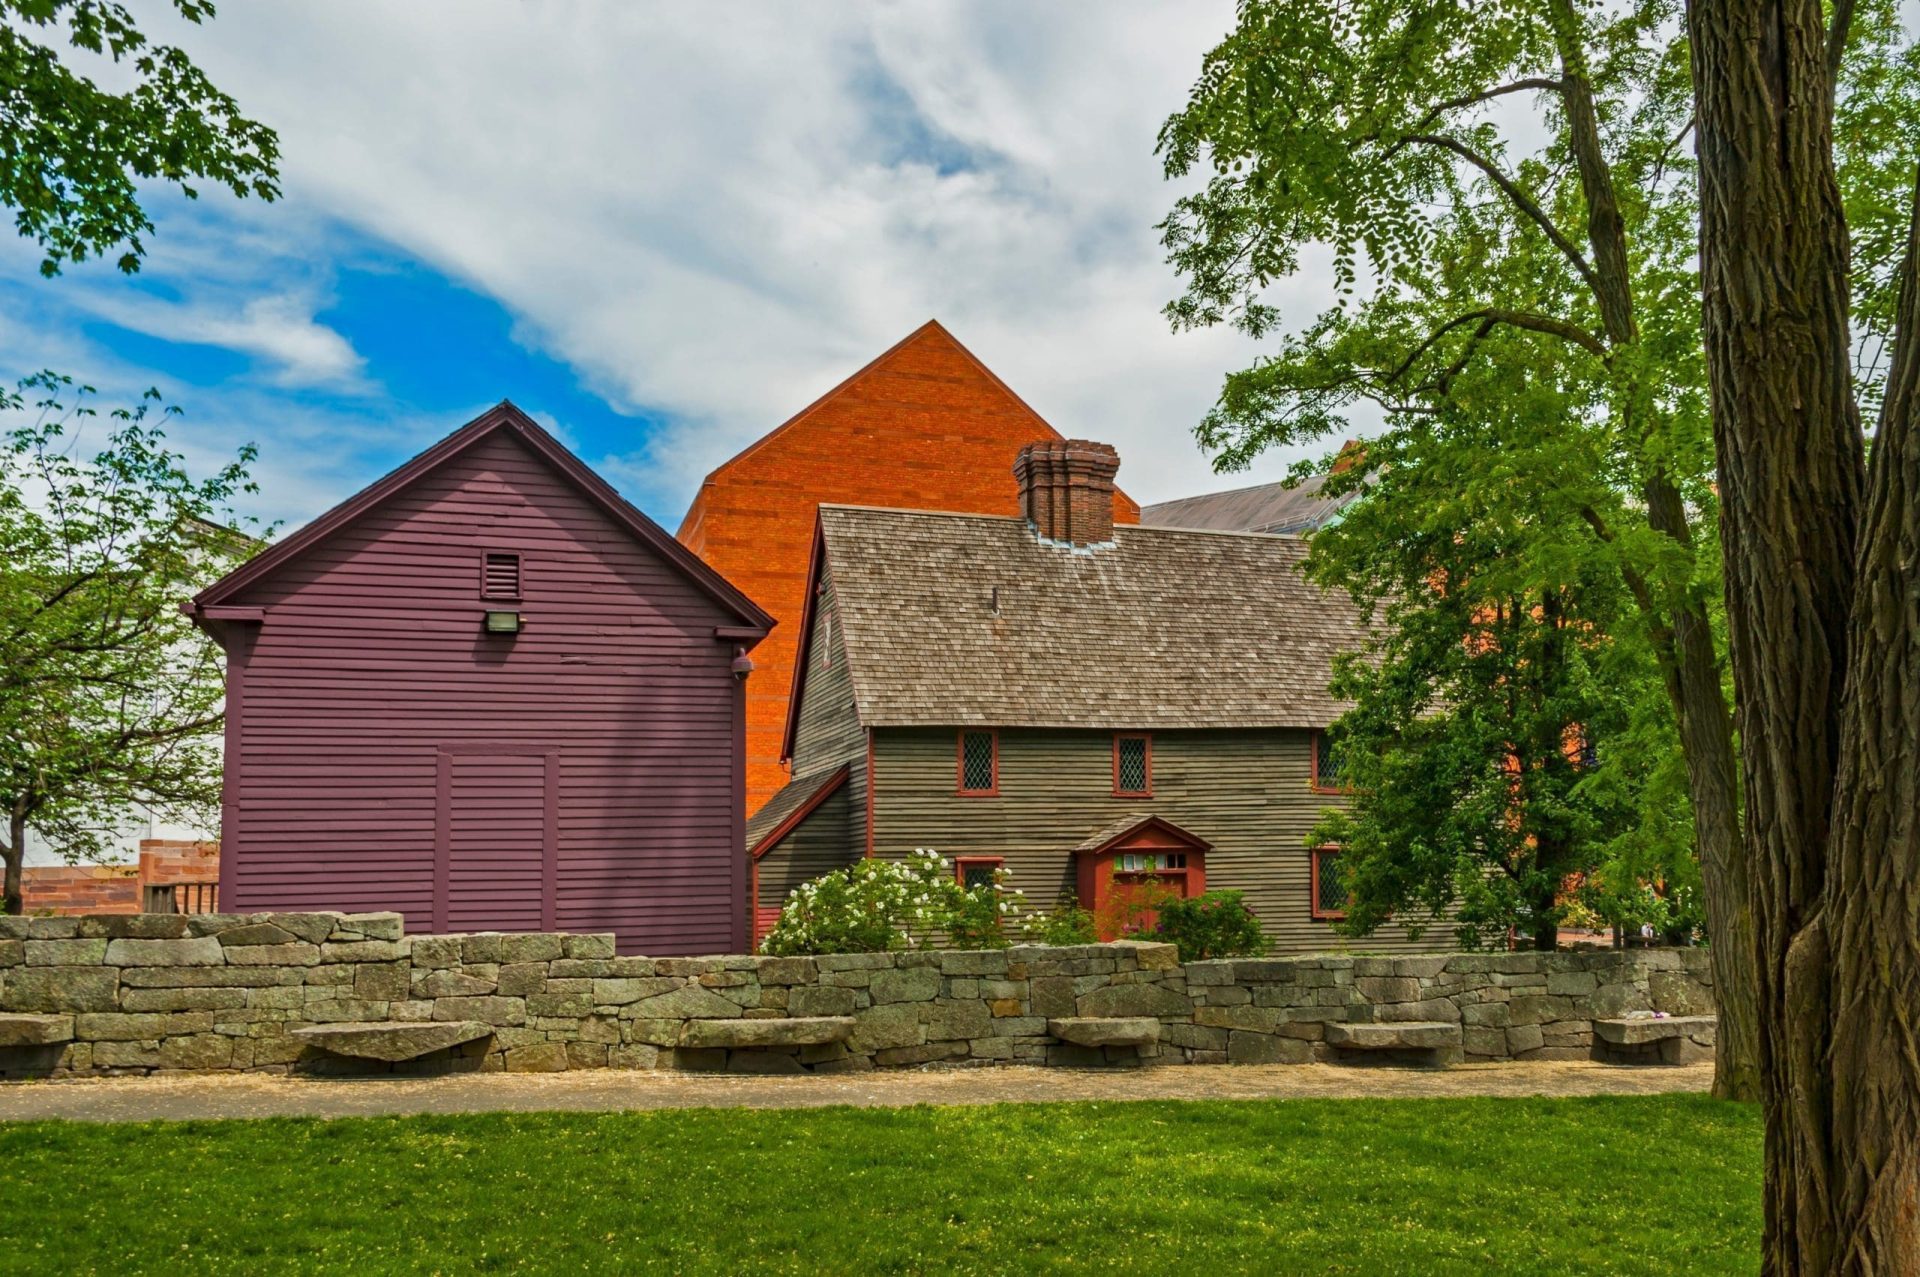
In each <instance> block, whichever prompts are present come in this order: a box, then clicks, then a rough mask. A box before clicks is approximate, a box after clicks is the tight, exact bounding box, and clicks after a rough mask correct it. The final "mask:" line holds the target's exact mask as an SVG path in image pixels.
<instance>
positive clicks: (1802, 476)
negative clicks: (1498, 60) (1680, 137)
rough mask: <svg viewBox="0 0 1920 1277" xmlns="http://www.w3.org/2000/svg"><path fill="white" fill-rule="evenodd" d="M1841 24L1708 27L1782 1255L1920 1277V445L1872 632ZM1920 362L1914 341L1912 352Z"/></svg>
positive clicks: (1793, 0)
mask: <svg viewBox="0 0 1920 1277" xmlns="http://www.w3.org/2000/svg"><path fill="white" fill-rule="evenodd" d="M1822 19H1823V14H1822V6H1821V3H1820V0H1690V3H1689V5H1688V13H1687V26H1688V35H1689V38H1690V40H1691V43H1692V46H1693V77H1694V90H1695V102H1696V108H1697V119H1698V123H1699V128H1698V130H1697V133H1696V145H1697V148H1698V154H1699V157H1700V180H1701V231H1700V248H1701V252H1700V259H1701V287H1702V293H1703V312H1702V318H1703V326H1704V331H1705V336H1706V347H1707V358H1708V374H1709V383H1710V386H1711V390H1712V395H1713V400H1712V404H1713V425H1714V441H1715V448H1716V451H1717V453H1718V456H1719V477H1720V483H1721V500H1722V512H1723V515H1722V517H1723V523H1724V530H1725V535H1724V538H1723V541H1724V552H1725V560H1726V584H1727V611H1728V623H1729V630H1730V634H1731V639H1732V651H1733V664H1734V675H1735V687H1736V689H1737V692H1736V701H1737V707H1738V713H1739V726H1740V736H1741V745H1742V765H1743V768H1744V773H1745V781H1746V800H1747V805H1746V835H1745V848H1746V851H1747V855H1748V857H1749V865H1750V868H1751V873H1752V880H1751V884H1750V885H1751V898H1752V902H1753V910H1754V918H1755V957H1756V961H1757V975H1758V978H1759V983H1760V995H1761V996H1760V1007H1761V1034H1760V1064H1761V1073H1762V1084H1763V1092H1764V1095H1763V1104H1764V1108H1765V1112H1766V1118H1767V1134H1766V1153H1767V1174H1766V1186H1765V1204H1766V1216H1767V1218H1766V1233H1765V1237H1764V1240H1763V1251H1762V1254H1763V1264H1764V1268H1765V1270H1766V1271H1767V1272H1771V1273H1830V1272H1847V1273H1896V1272H1900V1273H1904V1272H1912V1271H1914V1267H1915V1265H1916V1264H1920V1253H1916V1251H1915V1249H1914V1242H1915V1236H1914V1230H1915V1227H1916V1224H1915V1209H1916V1200H1915V1192H1914V1186H1915V1181H1914V1160H1913V1159H1914V1156H1915V1147H1914V1119H1915V1114H1916V1112H1917V1111H1920V1090H1916V1087H1915V1078H1914V1057H1913V1054H1912V1050H1913V1043H1912V1038H1911V1028H1910V1027H1904V1028H1903V1026H1910V1023H1911V1012H1910V1009H1909V1006H1908V1005H1907V1003H1908V1000H1910V998H1911V983H1909V984H1907V985H1905V986H1903V985H1901V984H1899V983H1897V980H1898V979H1899V978H1900V977H1902V976H1905V977H1906V978H1907V979H1908V980H1909V981H1910V980H1911V978H1912V977H1913V976H1914V975H1915V973H1916V971H1917V970H1920V967H1916V964H1915V962H1914V958H1913V945H1914V941H1915V937H1914V918H1913V916H1912V914H1911V913H1908V914H1906V915H1905V916H1904V930H1903V931H1902V930H1899V929H1898V928H1897V927H1896V928H1895V930H1894V931H1892V932H1890V931H1889V930H1888V927H1889V923H1890V921H1898V920H1890V919H1889V918H1888V916H1887V915H1888V911H1889V910H1896V911H1897V910H1901V909H1909V910H1910V909H1911V908H1912V907H1913V898H1912V895H1911V892H1912V885H1911V884H1912V875H1913V856H1912V853H1911V839H1912V837H1913V825H1914V815H1915V813H1914V807H1913V800H1914V794H1913V790H1912V785H1913V784H1914V777H1913V775H1912V761H1913V760H1912V756H1911V751H1912V749H1913V719H1912V718H1911V716H1910V705H1911V702H1910V701H1907V700H1905V699H1904V698H1905V697H1908V696H1911V695H1912V693H1911V691H1910V690H1908V689H1905V688H1902V687H1901V686H1900V685H1899V684H1898V683H1897V682H1892V683H1890V682H1888V681H1887V680H1888V679H1889V678H1890V677H1893V678H1897V677H1899V676H1902V675H1905V676H1909V677H1910V676H1912V675H1913V674H1915V673H1916V672H1920V671H1916V669H1915V663H1914V658H1913V647H1912V637H1913V634H1914V622H1913V615H1912V604H1911V600H1912V590H1913V580H1912V573H1913V570H1914V569H1913V566H1912V564H1913V560H1912V559H1911V558H1907V559H1904V560H1903V559H1901V558H1899V557H1898V555H1899V546H1900V543H1901V538H1902V537H1903V536H1908V537H1910V536H1911V520H1912V517H1913V509H1912V507H1913V502H1914V493H1913V490H1912V486H1911V483H1910V481H1909V480H1903V479H1901V478H1898V477H1894V478H1890V477H1888V473H1887V472H1888V471H1889V470H1891V471H1893V472H1902V471H1904V470H1906V469H1910V467H1911V460H1910V458H1908V457H1907V456H1906V454H1907V453H1910V452H1911V450H1912V444H1911V443H1910V442H1909V441H1908V435H1907V433H1906V432H1905V431H1904V430H1903V431H1901V432H1899V433H1897V434H1896V435H1895V436H1894V437H1892V438H1890V439H1889V440H1888V442H1889V443H1892V444H1893V445H1894V451H1893V453H1892V455H1891V456H1890V457H1889V458H1887V459H1886V461H1885V462H1884V463H1883V462H1881V461H1876V464H1875V505H1874V513H1873V520H1874V521H1873V522H1872V523H1870V524H1869V529H1870V532H1871V534H1872V535H1870V536H1869V538H1868V540H1867V542H1866V543H1865V545H1864V546H1862V547H1861V548H1862V556H1861V559H1860V569H1859V570H1860V572H1861V573H1863V574H1864V575H1863V577H1862V579H1864V580H1865V581H1866V583H1867V585H1868V587H1869V588H1868V589H1867V590H1866V591H1865V592H1863V593H1862V594H1861V596H1860V605H1859V609H1858V611H1856V608H1855V581H1856V566H1855V558H1854V554H1855V547H1856V533H1857V531H1858V528H1859V523H1860V517H1861V507H1862V493H1863V489H1864V486H1865V478H1866V469H1865V458H1864V441H1863V439H1862V436H1861V431H1860V422H1859V413H1858V408H1857V406H1856V404H1855V402H1854V398H1853V388H1852V373H1851V353H1852V352H1851V344H1850V333H1849V329H1848V300H1849V289H1848V241H1847V229H1846V222H1845V216H1844V214H1843V211H1842V208H1841V203H1840V192H1839V186H1838V183H1837V181H1836V179H1835V173H1834V165H1833V139H1832V116H1833V84H1832V77H1831V72H1830V69H1829V62H1828V58H1829V50H1828V48H1827V44H1826V32H1825V31H1824V29H1823V22H1822ZM1912 340H1913V332H1912V325H1911V324H1910V323H1905V324H1903V325H1902V330H1901V335H1900V338H1899V339H1898V340H1897V343H1896V344H1897V345H1910V344H1911V342H1912ZM1911 364H1912V357H1911V352H1910V351H1908V352H1906V357H1905V359H1904V360H1903V361H1902V373H1903V375H1904V376H1905V377H1907V378H1908V379H1909V380H1910V379H1911V378H1912V376H1913V370H1912V367H1911ZM1902 402H1903V403H1906V404H1908V405H1909V406H1908V407H1907V408H1906V409H1905V410H1904V412H1905V413H1907V414H1910V412H1911V407H1910V405H1911V396H1910V395H1907V396H1904V397H1903V400H1902ZM1903 604H1904V606H1905V607H1906V611H1905V613H1904V614H1901V613H1900V608H1901V607H1902V606H1903ZM1850 618H1851V623H1850ZM1850 668H1855V669H1856V673H1855V676H1854V680H1853V682H1852V683H1851V684H1849V669H1850ZM1903 714H1905V715H1908V717H1906V718H1905V720H1904V721H1905V726H1904V727H1902V726H1900V723H1901V721H1902V715H1903ZM1843 719H1844V721H1845V723H1846V732H1845V740H1844V743H1843V740H1842V731H1841V724H1842V722H1843ZM1887 731H1892V732H1894V733H1895V734H1893V735H1881V734H1880V733H1882V732H1887ZM1902 732H1904V734H1899V733H1902ZM1843 758H1844V759H1845V764H1844V767H1843V766H1842V765H1841V760H1842V759H1843ZM1890 765H1897V766H1903V767H1905V768H1906V769H1907V771H1906V774H1905V775H1904V776H1902V777H1899V778H1898V779H1897V780H1896V779H1895V778H1893V777H1891V776H1890V774H1889V771H1888V768H1889V766H1890ZM1837 778H1838V780H1839V782H1840V787H1839V788H1838V790H1837V791H1836V779H1837ZM1836 792H1837V793H1838V799H1837V808H1836ZM1903 803H1904V806H1903V805H1902V804H1903ZM1836 809H1837V811H1838V814H1839V816H1840V818H1841V820H1840V824H1839V825H1838V826H1836V825H1835V823H1834V819H1833V818H1834V816H1835V813H1836ZM1836 828H1837V829H1838V833H1839V836H1838V837H1837V838H1835V837H1834V836H1833V835H1834V832H1835V830H1836ZM1887 945H1891V947H1892V948H1891V952H1889V951H1887V950H1885V949H1884V948H1883V946H1887ZM1903 1041H1904V1043H1905V1047H1904V1050H1905V1052H1906V1054H1905V1055H1904V1057H1902V1056H1901V1054H1900V1053H1901V1051H1902V1049H1903V1048H1902V1042H1903Z"/></svg>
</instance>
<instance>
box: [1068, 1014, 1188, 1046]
mask: <svg viewBox="0 0 1920 1277" xmlns="http://www.w3.org/2000/svg"><path fill="white" fill-rule="evenodd" d="M1047 1032H1048V1033H1050V1034H1052V1035H1053V1036H1054V1037H1056V1038H1059V1039H1060V1040H1061V1041H1062V1042H1071V1043H1073V1044H1074V1045H1076V1046H1151V1045H1153V1044H1154V1043H1155V1042H1158V1041H1159V1040H1160V1021H1158V1020H1156V1019H1154V1018H1153V1017H1152V1016H1069V1017H1065V1018H1062V1019H1058V1020H1048V1021H1047Z"/></svg>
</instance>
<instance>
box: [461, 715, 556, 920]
mask: <svg viewBox="0 0 1920 1277" xmlns="http://www.w3.org/2000/svg"><path fill="white" fill-rule="evenodd" d="M436 807H437V811H436V814H435V820H434V884H433V888H434V889H433V929H434V930H435V931H437V932H441V933H446V932H459V931H553V930H555V929H556V922H555V918H554V913H555V909H554V905H555V891H556V887H557V883H556V882H555V879H556V878H557V877H558V872H557V871H558V868H559V859H560V846H559V841H560V815H559V813H560V755H559V753H558V752H557V751H554V750H550V749H544V748H539V747H533V746H529V747H526V748H517V747H507V746H500V745H449V746H445V747H443V748H442V749H441V750H440V784H439V792H438V801H437V803H436Z"/></svg>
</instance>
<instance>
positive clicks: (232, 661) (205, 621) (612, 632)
mask: <svg viewBox="0 0 1920 1277" xmlns="http://www.w3.org/2000/svg"><path fill="white" fill-rule="evenodd" d="M187 607H188V609H189V611H190V613H191V614H192V616H193V617H194V619H195V620H196V621H197V622H198V623H199V624H200V625H202V626H203V627H205V628H206V629H207V630H208V631H209V632H210V633H212V634H213V635H214V636H215V638H216V639H218V641H219V642H220V643H221V645H222V646H223V647H224V648H225V649H226V653H227V728H226V778H225V789H224V793H223V804H222V816H221V830H220V835H221V869H220V901H221V908H222V909H223V910H225V911H228V912H252V911H262V910H286V911H293V910H309V909H342V910H353V911H358V910H379V909H393V910H398V911H400V912H402V913H404V914H405V915H406V917H407V925H408V927H409V928H410V929H411V930H413V931H415V932H423V931H428V930H432V931H482V930H498V931H531V930H565V931H614V932H617V933H618V935H619V940H620V948H621V950H622V951H623V952H628V953H634V952H644V953H658V954H683V953H710V952H716V951H721V950H733V951H739V950H742V949H744V948H745V946H746V944H747V939H748V937H747V929H746V928H747V922H746V914H745V906H744V901H745V898H746V889H745V884H746V872H747V870H746V861H745V850H744V834H743V822H744V807H743V803H744V762H743V759H744V739H745V737H744V730H745V729H744V706H745V686H744V684H745V680H746V676H747V671H748V670H750V669H751V668H752V665H751V662H750V660H749V659H748V657H747V653H748V651H749V650H750V649H751V648H752V647H753V645H754V644H755V643H757V642H758V641H759V640H760V639H761V638H762V637H764V636H765V634H766V633H767V631H768V629H769V628H770V627H771V626H772V624H773V622H772V620H771V618H769V617H768V616H767V614H766V613H764V612H763V611H761V610H760V609H759V608H758V607H756V606H755V605H754V604H753V602H752V601H751V600H749V599H748V598H747V597H746V596H745V595H744V594H742V593H741V592H740V591H739V590H737V589H735V588H734V587H733V586H731V585H730V584H728V583H727V582H726V581H725V580H724V579H723V578H721V577H720V576H719V575H718V574H717V573H715V572H714V571H713V569H711V568H709V567H708V566H706V565H705V564H704V563H702V562H701V561H700V560H699V559H697V558H696V557H695V556H694V555H693V554H692V553H691V552H689V551H688V550H686V549H685V548H684V547H682V546H681V545H680V544H679V543H678V542H676V541H675V540H674V539H673V537H671V536H669V535H668V534H667V533H665V532H664V531H662V530H661V529H660V528H659V527H658V526H657V525H656V524H654V523H653V522H652V521H651V520H650V519H648V518H647V517H646V516H645V515H644V514H642V513H641V512H640V511H639V510H637V509H635V508H634V507H633V506H631V505H629V504H628V503H627V502H626V501H624V500H622V499H621V498H620V496H619V495H618V494H617V493H615V492H614V490H613V489H612V488H611V487H610V486H609V485H608V484H607V483H606V482H605V481H604V480H603V479H601V478H600V477H599V476H598V475H596V474H594V473H593V471H592V470H590V469H589V468H588V467H587V466H586V465H585V464H584V463H582V462H581V461H580V460H579V459H578V458H577V457H575V456H573V455H572V454H571V453H569V452H568V451H567V450H566V449H565V448H563V447H561V446H560V444H558V443H557V442H555V441H554V439H553V438H552V437H551V436H549V435H548V434H547V433H546V432H545V431H543V430H541V429H540V427H539V426H537V425H535V424H534V423H533V421H531V420H530V419H529V418H528V417H527V416H526V415H525V414H524V413H522V412H521V411H520V410H519V409H517V408H515V407H514V406H513V405H512V404H509V403H502V404H500V405H499V406H498V407H496V408H494V409H492V410H490V411H488V412H487V413H485V414H483V415H482V416H480V417H479V418H478V419H476V420H474V421H472V422H470V423H469V424H468V425H466V426H465V427H463V428H462V429H460V430H459V431H457V432H455V433H454V434H452V435H450V436H449V437H447V438H446V439H444V440H442V441H441V442H440V443H438V444H437V445H435V446H434V447H432V448H430V449H428V450H427V451H426V452H424V453H422V454H421V455H419V456H418V457H415V458H414V459H413V460H412V461H410V462H408V463H407V464H406V465H404V466H402V467H401V468H400V469H398V470H396V471H394V472H393V473H392V474H390V475H388V476H387V477H386V478H384V479H381V480H380V481H379V482H377V483H375V484H373V485H372V486H371V487H369V488H367V489H366V490H364V491H363V492H361V493H359V494H358V495H357V496H354V497H352V498H351V499H349V500H347V501H346V502H344V503H342V504H341V505H339V506H337V507H335V508H334V509H332V510H330V511H328V512H327V513H326V514H324V515H322V516H320V517H319V518H318V519H315V520H314V521H313V522H312V523H310V524H308V525H307V526H305V527H303V528H301V529H300V530H299V531H298V532H296V533H294V534H293V535H291V536H289V537H287V539H286V540H284V541H281V542H280V543H278V544H277V545H274V546H272V547H271V548H269V549H267V550H265V551H263V552H262V553H261V554H259V555H258V556H256V557H255V558H254V559H252V560H251V561H250V562H248V563H247V564H245V565H244V566H242V567H241V568H239V569H238V570H236V571H234V572H233V573H231V574H230V575H228V576H227V577H226V578H225V579H223V580H221V581H220V582H218V583H217V584H215V585H213V586H211V587H210V588H208V589H207V590H205V591H203V592H202V593H201V594H199V595H198V596H196V597H195V598H194V599H193V600H192V601H191V602H190V603H188V604H187Z"/></svg>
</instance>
